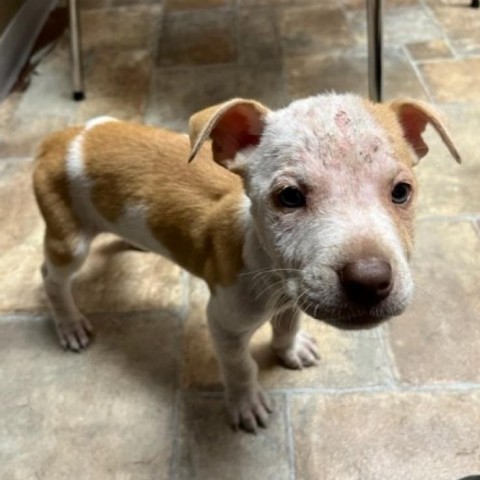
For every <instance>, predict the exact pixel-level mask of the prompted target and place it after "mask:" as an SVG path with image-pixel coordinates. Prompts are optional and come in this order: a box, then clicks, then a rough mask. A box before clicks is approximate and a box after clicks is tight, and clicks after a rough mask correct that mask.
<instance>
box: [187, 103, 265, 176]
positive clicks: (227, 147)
mask: <svg viewBox="0 0 480 480" xmlns="http://www.w3.org/2000/svg"><path fill="white" fill-rule="evenodd" d="M268 112H269V110H268V108H267V107H265V106H264V105H262V104H261V103H258V102H255V101H254V100H243V99H241V98H235V99H233V100H229V101H228V102H225V103H222V104H220V105H215V106H213V107H210V108H207V109H205V110H202V111H200V112H198V113H195V114H194V115H193V116H192V117H190V122H189V127H190V143H191V145H192V152H191V153H190V157H189V159H188V161H189V162H191V161H192V160H193V159H194V158H195V155H197V153H198V151H199V150H200V147H201V146H202V145H203V143H204V142H205V141H206V140H208V139H209V138H211V139H212V153H213V158H214V160H215V161H216V162H217V163H219V164H220V165H222V166H224V167H225V168H228V169H230V170H235V165H234V164H233V163H234V162H233V160H234V158H235V155H236V154H237V152H238V151H239V150H242V149H244V148H247V147H251V146H255V145H258V143H259V142H260V137H261V136H262V133H263V129H264V126H265V121H264V120H265V116H266V115H267V113H268Z"/></svg>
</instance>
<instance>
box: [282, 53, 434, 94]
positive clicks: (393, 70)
mask: <svg viewBox="0 0 480 480" xmlns="http://www.w3.org/2000/svg"><path fill="white" fill-rule="evenodd" d="M384 61H385V67H384V68H385V70H384V71H385V81H384V85H385V98H386V99H391V98H395V97H401V96H409V97H414V98H419V99H425V100H426V94H425V91H424V90H423V87H422V85H421V83H420V82H419V80H418V78H417V76H416V75H415V72H414V70H413V68H412V66H411V65H410V64H409V62H408V60H407V58H406V57H405V55H404V54H403V53H402V52H401V51H399V50H386V52H385V60H384ZM285 65H286V74H287V78H288V82H289V94H290V96H291V97H293V98H302V97H306V96H308V95H316V94H319V93H324V92H331V91H336V92H353V93H356V94H358V95H362V96H368V60H367V57H365V56H363V55H360V56H358V55H350V54H345V55H336V54H335V55H308V56H301V57H295V58H288V59H287V60H286V62H285Z"/></svg>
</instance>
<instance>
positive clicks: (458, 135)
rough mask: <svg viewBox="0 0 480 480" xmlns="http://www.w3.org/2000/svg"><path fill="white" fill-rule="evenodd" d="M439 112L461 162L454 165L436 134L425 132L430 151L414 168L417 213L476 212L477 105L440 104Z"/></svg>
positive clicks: (479, 200) (479, 204)
mask: <svg viewBox="0 0 480 480" xmlns="http://www.w3.org/2000/svg"><path fill="white" fill-rule="evenodd" d="M479 98H480V97H479ZM438 109H439V111H440V112H442V115H443V116H444V118H446V121H447V124H448V125H449V129H450V130H451V134H452V137H453V139H454V142H455V144H456V146H457V147H458V150H459V151H460V153H461V155H462V158H463V163H462V164H461V165H458V164H456V163H455V161H454V160H453V159H452V158H451V156H450V154H449V152H448V150H447V149H446V147H445V146H444V145H443V143H442V141H441V140H440V138H439V137H438V135H437V134H436V133H435V132H434V131H433V130H432V129H428V130H427V133H426V136H425V139H426V142H427V144H428V146H429V148H430V152H429V153H428V155H427V156H426V157H425V158H423V159H422V160H421V161H420V163H419V165H418V166H417V167H416V173H417V175H418V178H419V181H420V197H419V200H420V201H419V214H420V216H422V217H423V216H425V215H458V214H464V213H474V212H478V211H479V209H480V190H479V188H478V179H479V178H480V157H479V155H478V140H477V132H479V131H480V130H479V129H480V104H479V103H473V102H472V103H470V104H468V103H464V104H452V105H439V106H438Z"/></svg>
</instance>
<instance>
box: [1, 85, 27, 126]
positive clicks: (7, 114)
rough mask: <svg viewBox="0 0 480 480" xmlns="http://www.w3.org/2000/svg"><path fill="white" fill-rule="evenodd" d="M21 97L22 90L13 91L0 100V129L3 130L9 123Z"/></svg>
mask: <svg viewBox="0 0 480 480" xmlns="http://www.w3.org/2000/svg"><path fill="white" fill-rule="evenodd" d="M21 99H22V92H16V91H13V92H10V94H9V95H8V96H7V97H5V98H4V99H3V100H2V101H1V102H0V129H2V130H3V129H4V128H5V127H6V126H7V125H8V124H9V123H10V121H11V118H12V117H13V116H14V114H15V111H16V109H17V107H18V104H19V103H20V100H21Z"/></svg>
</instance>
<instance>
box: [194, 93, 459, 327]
mask: <svg viewBox="0 0 480 480" xmlns="http://www.w3.org/2000/svg"><path fill="white" fill-rule="evenodd" d="M427 124H430V125H432V126H433V127H434V128H435V130H436V131H437V132H438V133H439V135H440V136H441V138H442V140H443V141H444V143H445V145H446V146H447V147H448V149H449V150H450V152H451V154H452V156H453V157H454V158H455V159H456V160H457V161H460V157H459V154H458V152H457V150H456V149H455V147H454V145H453V143H452V140H451V138H450V136H449V135H448V133H447V131H446V129H445V127H444V126H443V124H442V123H441V121H440V119H439V117H438V115H437V114H436V113H435V112H433V111H432V110H431V109H430V107H428V106H427V105H425V104H423V103H421V102H417V101H413V100H398V101H395V102H392V103H389V104H385V105H376V104H372V103H370V102H368V101H366V100H363V99H361V98H359V97H356V96H354V95H325V96H317V97H311V98H307V99H304V100H299V101H296V102H293V103H292V104H290V105H289V106H288V107H287V108H284V109H282V110H278V111H270V110H268V109H267V108H266V107H264V106H263V105H261V104H259V103H257V102H254V101H250V100H241V99H235V100H231V101H229V102H226V103H224V104H222V105H219V106H216V107H211V108H209V109H207V110H204V111H202V112H199V113H197V114H195V115H194V116H193V117H192V118H191V120H190V130H191V132H190V133H191V141H192V155H191V159H193V157H194V156H195V155H196V153H197V152H198V149H199V148H200V146H201V145H202V144H203V142H204V141H205V140H206V139H207V138H211V139H212V151H213V157H214V159H215V161H216V162H218V163H219V164H221V165H223V166H224V167H226V168H228V169H229V170H232V171H233V172H236V173H238V174H239V175H241V176H242V177H243V179H244V184H245V189H246V193H247V195H248V197H249V198H250V200H251V213H252V217H253V221H254V223H255V227H256V230H257V234H258V237H259V238H260V241H261V243H262V245H263V247H264V249H265V251H266V252H267V254H268V255H269V256H270V258H271V260H272V263H273V265H274V267H275V268H277V269H278V275H280V276H282V278H283V280H284V285H285V292H286V294H287V295H288V296H290V297H291V298H292V299H293V300H294V301H295V302H296V304H297V305H298V306H299V307H300V308H302V309H303V310H304V311H305V312H306V313H307V314H309V315H310V316H313V317H315V318H321V319H323V320H325V321H327V322H329V323H331V324H333V325H336V326H338V327H342V328H361V327H367V326H370V325H374V324H376V323H378V322H380V321H382V320H384V319H386V318H389V317H391V316H394V315H399V314H400V313H402V312H403V311H404V309H405V308H406V306H407V304H408V303H409V300H410V298H411V295H412V290H413V282H412V278H411V273H410V270H409V267H408V259H409V257H410V254H411V251H412V243H413V219H414V211H415V203H416V197H417V183H416V180H415V176H414V173H413V170H412V167H413V165H415V164H416V163H417V162H418V160H419V159H420V158H421V157H422V156H424V155H425V154H426V153H427V151H428V147H427V146H426V144H425V142H424V140H423V139H422V133H423V132H424V130H425V127H426V126H427Z"/></svg>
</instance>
